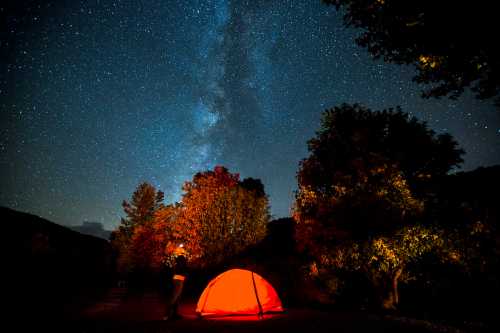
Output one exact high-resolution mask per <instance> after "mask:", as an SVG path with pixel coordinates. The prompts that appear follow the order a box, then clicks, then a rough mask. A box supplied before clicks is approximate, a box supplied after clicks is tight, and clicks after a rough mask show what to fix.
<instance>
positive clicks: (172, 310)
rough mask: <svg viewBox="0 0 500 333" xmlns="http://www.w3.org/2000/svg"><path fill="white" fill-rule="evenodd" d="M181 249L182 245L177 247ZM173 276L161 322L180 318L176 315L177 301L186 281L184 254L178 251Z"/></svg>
mask: <svg viewBox="0 0 500 333" xmlns="http://www.w3.org/2000/svg"><path fill="white" fill-rule="evenodd" d="M179 247H180V248H181V249H182V244H181V246H179ZM173 268H174V272H173V273H174V274H173V276H172V284H173V290H172V294H171V295H170V298H169V300H168V302H167V311H166V313H165V316H164V317H163V320H172V319H178V318H180V315H179V313H178V307H179V300H180V297H181V294H182V290H183V288H184V281H185V280H186V269H187V259H186V257H185V255H184V252H182V251H179V253H178V254H177V255H176V258H175V264H174V267H173Z"/></svg>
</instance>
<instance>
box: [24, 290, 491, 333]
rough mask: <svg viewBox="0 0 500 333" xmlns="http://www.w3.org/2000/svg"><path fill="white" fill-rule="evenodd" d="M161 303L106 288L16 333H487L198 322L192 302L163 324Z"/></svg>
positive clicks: (415, 323) (387, 323)
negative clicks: (98, 296)
mask: <svg viewBox="0 0 500 333" xmlns="http://www.w3.org/2000/svg"><path fill="white" fill-rule="evenodd" d="M164 309H165V304H164V301H163V298H162V297H161V296H160V295H159V294H158V293H157V292H154V291H150V292H144V293H139V294H136V295H131V294H130V293H129V292H127V290H126V289H125V288H112V289H111V290H110V291H109V292H108V293H107V294H106V296H105V297H104V298H103V299H102V300H101V301H99V302H97V303H94V304H89V305H87V306H85V307H82V308H81V309H79V310H78V311H77V312H75V313H73V314H71V315H70V316H69V319H66V320H60V319H56V318H53V319H52V320H47V318H41V319H35V318H26V319H25V320H21V321H20V322H19V323H20V324H19V326H18V325H16V326H17V327H16V331H22V332H24V331H30V332H56V331H57V332H78V333H90V332H103V333H104V332H106V333H112V332H120V333H128V332H130V333H132V332H134V333H140V332H151V333H153V332H155V333H160V332H165V333H170V332H172V333H173V332H183V333H187V332H204V333H207V332H255V333H257V332H273V333H280V332H309V333H313V332H314V333H317V332H408V333H411V332H490V331H493V330H492V329H490V328H488V327H485V326H484V325H478V324H476V325H474V324H466V325H460V327H459V326H457V325H449V324H444V323H437V322H429V321H424V320H415V319H409V318H404V317H400V316H388V315H378V314H372V313H368V312H363V311H358V312H354V311H340V310H325V309H310V308H293V309H288V310H287V311H286V312H285V313H283V314H279V315H266V316H264V318H263V319H261V320H259V319H258V318H257V317H252V316H250V317H228V318H223V319H198V318H197V316H196V314H195V301H194V300H193V301H189V300H188V301H185V302H184V303H183V304H182V305H181V307H180V314H181V316H182V318H181V319H178V320H175V321H169V322H166V321H163V320H162V317H163V311H164Z"/></svg>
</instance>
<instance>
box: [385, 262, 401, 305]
mask: <svg viewBox="0 0 500 333" xmlns="http://www.w3.org/2000/svg"><path fill="white" fill-rule="evenodd" d="M402 273H403V270H402V269H401V268H400V269H398V270H396V271H395V272H394V274H393V275H392V276H391V277H390V279H388V280H386V281H383V282H382V283H381V287H382V288H381V289H382V290H381V305H382V308H383V309H384V310H396V308H397V306H398V304H399V292H398V284H399V277H400V276H401V274H402ZM384 282H385V283H384Z"/></svg>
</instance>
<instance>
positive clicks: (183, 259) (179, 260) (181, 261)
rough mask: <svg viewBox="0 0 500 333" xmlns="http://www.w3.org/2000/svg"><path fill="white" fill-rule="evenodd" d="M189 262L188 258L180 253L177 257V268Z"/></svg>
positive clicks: (183, 266)
mask: <svg viewBox="0 0 500 333" xmlns="http://www.w3.org/2000/svg"><path fill="white" fill-rule="evenodd" d="M186 264H187V259H186V257H185V256H184V255H178V256H177V257H176V258H175V267H176V268H185V267H186Z"/></svg>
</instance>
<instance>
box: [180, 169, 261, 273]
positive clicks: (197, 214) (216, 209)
mask: <svg viewBox="0 0 500 333" xmlns="http://www.w3.org/2000/svg"><path fill="white" fill-rule="evenodd" d="M263 189H264V187H263V185H262V183H261V182H260V181H259V180H255V179H247V180H244V181H239V175H238V174H232V173H230V172H229V171H228V170H227V169H226V168H224V167H221V166H217V167H215V168H214V170H213V171H206V172H202V173H197V174H196V175H195V176H194V177H193V180H192V181H189V182H186V183H185V184H184V186H183V190H184V195H183V197H182V214H181V216H180V221H179V222H178V223H177V224H176V228H178V230H177V233H178V235H179V237H180V239H181V240H182V242H184V246H185V249H186V252H187V253H188V256H189V259H190V262H191V264H192V265H195V266H201V267H205V266H209V265H213V264H218V263H220V262H222V260H223V259H225V258H227V257H230V256H232V255H235V254H237V253H239V252H241V251H242V250H244V249H245V248H247V247H248V246H250V245H253V244H256V243H257V242H258V241H260V240H262V239H263V238H264V237H265V234H266V227H267V222H268V220H269V207H268V199H267V197H266V196H265V193H264V190H263ZM171 251H172V249H171V250H170V252H171Z"/></svg>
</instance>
